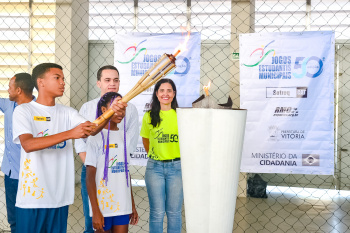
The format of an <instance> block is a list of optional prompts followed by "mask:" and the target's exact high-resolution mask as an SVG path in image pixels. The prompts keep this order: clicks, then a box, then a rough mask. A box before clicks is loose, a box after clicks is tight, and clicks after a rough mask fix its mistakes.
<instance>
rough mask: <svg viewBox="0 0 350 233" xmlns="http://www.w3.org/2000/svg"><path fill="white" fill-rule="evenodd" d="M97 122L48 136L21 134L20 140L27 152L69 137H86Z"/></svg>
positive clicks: (43, 147)
mask: <svg viewBox="0 0 350 233" xmlns="http://www.w3.org/2000/svg"><path fill="white" fill-rule="evenodd" d="M94 127H95V124H93V123H91V122H89V121H87V122H85V123H82V124H80V125H78V126H77V127H75V128H73V129H71V130H67V131H64V132H62V133H58V134H54V135H51V136H46V137H33V135H32V134H21V135H19V140H20V142H21V146H22V147H23V149H24V150H25V152H27V153H30V152H33V151H38V150H42V149H45V148H48V147H50V146H53V145H56V144H58V143H61V142H63V141H66V140H69V139H77V138H86V137H88V136H89V135H90V134H91V131H93V128H94Z"/></svg>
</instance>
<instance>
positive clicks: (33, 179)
mask: <svg viewBox="0 0 350 233" xmlns="http://www.w3.org/2000/svg"><path fill="white" fill-rule="evenodd" d="M30 163H31V160H30V159H26V160H25V161H24V163H23V167H24V168H23V170H22V174H21V176H22V180H21V184H20V186H19V192H20V194H21V195H23V197H34V198H35V199H41V198H44V195H43V194H44V193H45V192H44V188H40V187H39V186H38V185H37V182H38V177H37V176H36V174H35V173H34V172H33V171H32V169H31V167H30V165H31V164H30Z"/></svg>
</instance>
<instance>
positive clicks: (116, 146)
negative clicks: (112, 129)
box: [105, 143, 118, 149]
mask: <svg viewBox="0 0 350 233" xmlns="http://www.w3.org/2000/svg"><path fill="white" fill-rule="evenodd" d="M106 148H107V145H105V149H106ZM109 148H118V144H117V143H115V144H109Z"/></svg>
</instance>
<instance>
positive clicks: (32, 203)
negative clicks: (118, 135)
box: [13, 63, 125, 233]
mask: <svg viewBox="0 0 350 233" xmlns="http://www.w3.org/2000/svg"><path fill="white" fill-rule="evenodd" d="M32 79H33V82H34V86H35V87H36V88H37V90H38V92H39V95H38V98H37V102H33V101H32V102H30V103H27V104H22V105H20V106H18V107H17V108H16V109H15V111H14V113H13V122H14V124H13V140H14V142H15V143H20V144H21V146H22V148H21V160H20V172H19V174H20V175H19V184H18V193H17V198H16V207H17V211H16V219H17V221H18V224H17V232H21V233H31V232H50V233H56V232H57V233H62V232H66V231H67V218H68V206H69V205H70V204H72V203H73V202H74V159H73V146H72V140H71V139H77V138H86V137H88V136H89V135H91V134H96V133H97V131H98V130H95V131H93V130H94V128H95V124H93V123H91V122H88V121H86V120H85V119H84V118H83V117H82V116H80V115H79V114H78V112H77V111H76V110H74V109H73V108H70V107H67V106H63V105H60V104H56V103H55V99H56V98H57V97H60V96H62V95H63V92H64V86H65V82H64V75H63V71H62V67H61V66H59V65H57V64H54V63H43V64H40V65H38V66H36V67H35V68H34V69H33V73H32ZM111 108H112V109H113V110H116V111H117V113H118V114H121V115H123V114H124V113H125V105H123V104H117V102H113V104H112V106H111ZM99 129H100V127H99Z"/></svg>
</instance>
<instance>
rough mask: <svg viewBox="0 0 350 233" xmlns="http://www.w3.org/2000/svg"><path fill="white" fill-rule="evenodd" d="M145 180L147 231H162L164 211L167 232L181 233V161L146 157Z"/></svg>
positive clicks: (153, 232)
mask: <svg viewBox="0 0 350 233" xmlns="http://www.w3.org/2000/svg"><path fill="white" fill-rule="evenodd" d="M145 182H146V187H147V193H148V199H149V205H150V217H149V232H150V233H163V219H164V214H165V213H166V215H167V219H168V229H167V233H181V228H182V227H181V226H182V203H183V192H182V176H181V161H180V160H178V161H172V162H162V161H156V160H153V159H148V162H147V168H146V174H145Z"/></svg>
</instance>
